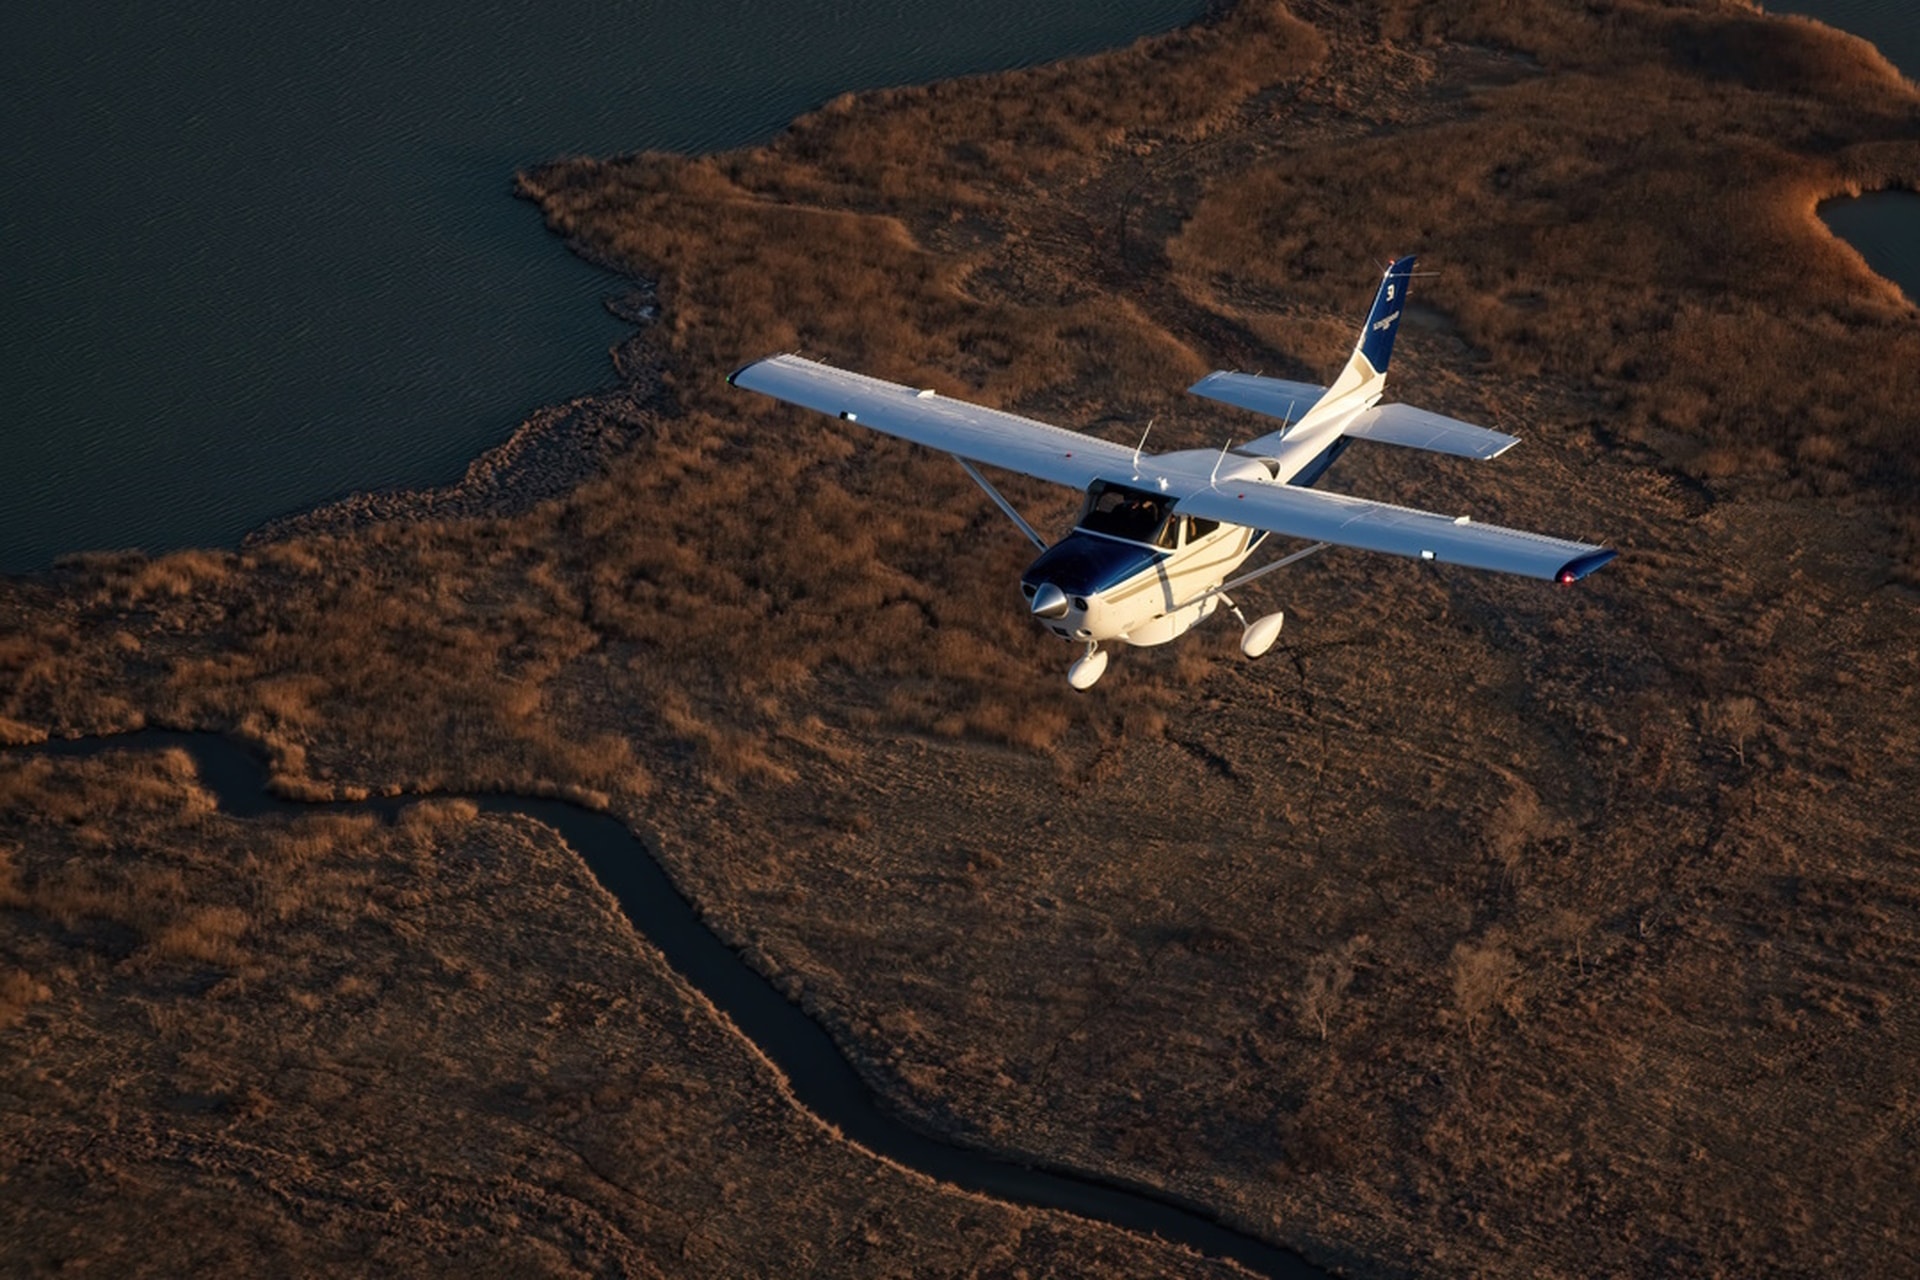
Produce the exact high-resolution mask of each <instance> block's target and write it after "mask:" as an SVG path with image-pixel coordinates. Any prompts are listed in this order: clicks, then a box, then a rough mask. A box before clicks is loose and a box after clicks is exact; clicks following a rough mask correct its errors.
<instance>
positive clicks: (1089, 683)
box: [1067, 640, 1107, 693]
mask: <svg viewBox="0 0 1920 1280" xmlns="http://www.w3.org/2000/svg"><path fill="white" fill-rule="evenodd" d="M1106 670H1107V651H1106V650H1105V649H1102V648H1101V647H1100V646H1099V645H1097V644H1095V643H1094V642H1093V641H1091V640H1089V641H1087V651H1086V652H1085V653H1084V654H1082V655H1080V660H1079V661H1078V662H1076V663H1074V664H1073V665H1072V666H1070V667H1068V668H1067V683H1068V684H1070V685H1072V686H1073V687H1074V688H1076V689H1078V690H1080V691H1081V692H1082V693H1084V692H1086V691H1087V690H1088V689H1091V688H1093V685H1094V681H1096V680H1098V679H1099V678H1100V677H1101V676H1103V675H1105V674H1106Z"/></svg>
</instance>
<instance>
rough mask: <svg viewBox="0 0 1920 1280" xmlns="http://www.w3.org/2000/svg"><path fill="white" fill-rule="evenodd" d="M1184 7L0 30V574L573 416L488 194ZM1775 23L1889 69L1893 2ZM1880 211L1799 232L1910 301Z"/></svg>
mask: <svg viewBox="0 0 1920 1280" xmlns="http://www.w3.org/2000/svg"><path fill="white" fill-rule="evenodd" d="M1201 7H1202V6H1201V2H1200V0H1108V3H1105V4H1103V5H1100V6H1098V7H1079V6H1068V5H1027V4H1023V3H1021V2H1020V0H951V2H950V3H947V4H943V5H936V6H921V5H914V4H910V3H908V2H907V0H791V2H790V3H786V4H779V5H775V4H769V3H766V0H715V2H712V3H704V4H703V3H699V2H698V0H645V2H643V3H634V2H629V3H621V2H620V0H570V2H569V3H566V4H561V5H554V6H547V7H545V8H543V9H542V10H541V11H540V12H539V14H538V16H537V17H536V16H534V14H533V13H532V12H531V11H523V9H521V8H520V7H517V6H511V5H507V4H504V3H501V2H500V0H477V2H476V3H474V4H471V5H463V6H455V5H453V4H450V3H446V2H445V0H422V3H421V4H416V5H412V6H405V7H401V6H389V5H378V4H371V3H366V0H345V2H344V3H341V4H336V5H331V6H313V5H309V6H301V5H298V4H295V5H292V6H278V7H275V8H274V9H273V10H271V15H272V16H271V19H270V20H263V19H262V18H261V17H260V15H261V14H264V13H267V12H269V11H267V10H261V9H259V8H258V7H257V6H248V5H244V4H242V3H240V0H181V2H180V3H175V4H171V5H161V4H157V3H153V2H152V0H80V2H79V3H76V4H73V5H64V6H55V5H22V6H16V7H13V8H11V9H9V10H8V11H7V13H6V16H5V17H4V18H0V70H4V73H5V74H4V80H3V81H0V83H5V84H6V85H7V86H8V90H9V92H7V93H6V94H4V95H0V136H4V137H6V138H7V139H8V146H7V148H6V149H5V150H4V151H0V175H4V182H0V297H4V298H5V316H6V320H5V329H4V342H0V424H4V426H0V572H6V571H17V570H22V569H32V568H39V567H44V566H45V565H46V564H48V563H49V562H50V561H51V560H52V558H53V557H54V556H55V555H57V554H59V553H60V552H62V551H69V550H79V549H83V548H90V547H117V546H141V547H145V548H147V549H149V550H160V549H165V548H170V547H178V546H186V545H196V544H229V545H230V544H232V543H234V542H236V541H237V540H238V539H239V538H240V536H241V535H242V534H244V533H245V532H246V531H247V530H248V529H250V528H253V527H254V526H256V525H258V524H260V523H261V522H262V521H264V520H267V519H270V518H272V517H273V516H276V515H281V514H285V513H287V512H290V511H296V510H300V509H302V508H305V507H308V506H311V505H313V504H315V503H317V502H321V501H324V500H326V499H328V498H332V497H336V496H339V495H341V494H344V493H348V492H352V491H354V490H357V489H368V488H381V487H388V486H395V485H420V484H437V483H443V482H445V481H448V480H451V479H453V478H455V477H456V476H458V475H459V473H460V471H461V470H462V468H464V467H465V465H466V464H467V462H468V461H470V460H471V459H472V458H473V457H474V456H475V455H476V454H478V453H479V452H481V451H482V450H483V449H485V448H486V447H487V446H488V445H490V444H493V443H496V442H498V441H499V440H501V439H504V438H505V436H506V435H507V433H508V432H510V431H511V430H512V428H513V427H514V426H515V425H516V424H517V423H518V422H519V421H520V420H521V419H522V418H524V417H525V416H526V414H527V413H528V412H529V411H530V410H532V409H534V408H536V407H538V406H540V405H542V404H548V403H552V402H554V401H558V400H563V399H566V398H567V397H569V396H571V395H574V394H576V393H578V392H582V391H586V390H590V389H592V388H593V387H596V386H599V385H603V384H604V383H605V382H606V381H607V380H608V379H609V377H610V367H609V365H608V362H607V359H606V355H605V351H606V348H607V346H608V345H609V344H610V343H612V342H613V341H615V340H617V339H618V338H619V336H620V335H621V333H622V332H623V328H622V326H621V325H619V324H618V323H617V322H615V321H613V320H612V319H611V318H610V317H608V316H607V315H606V314H605V313H604V312H603V310H602V309H601V307H600V305H599V299H600V297H601V296H602V295H603V294H604V293H605V292H607V291H608V290H609V289H610V288H611V287H613V282H612V281H611V280H610V278H609V277H607V276H605V275H604V274H602V273H600V272H598V271H596V270H594V269H593V268H591V267H589V266H587V265H586V264H584V263H582V262H580V261H578V260H577V259H575V258H573V257H572V256H571V255H569V254H567V253H566V252H565V251H564V250H563V249H562V248H561V247H560V246H559V245H558V244H557V243H556V242H555V241H554V240H553V238H552V237H550V236H548V235H546V234H545V233H544V232H543V230H542V229H541V227H540V221H539V217H538V214H537V213H536V212H535V210H533V209H532V208H531V207H530V206H528V205H525V204H524V203H522V202H519V201H516V200H513V199H511V198H510V197H509V195H508V194H507V193H508V187H509V182H510V178H511V175H512V173H513V172H514V170H516V169H518V168H520V167H523V166H525V165H528V164H532V163H536V162H538V161H540V160H543V159H546V158H549V157H552V156H555V155H560V154H566V153H574V154H611V153H615V152H620V151H628V150H636V149H641V148H646V147H659V148H667V149H676V150H687V151H699V150H710V149H716V148H723V147H730V146H736V145H741V144H743V143H748V142H752V141H755V140H757V139H761V138H765V137H767V136H769V135H770V134H772V133H773V132H774V131H776V130H777V129H778V128H779V127H780V126H781V125H782V124H784V123H785V122H786V121H787V120H788V119H790V118H791V117H792V116H793V115H795V114H797V113H799V112H801V111H804V110H807V109H808V108H810V107H813V106H816V105H818V104H819V103H821V102H823V101H825V100H826V99H827V98H830V97H832V96H833V95H834V94H836V93H839V92H841V91H844V90H848V89H858V88H867V87H873V86H877V85H883V84H895V83H910V82H919V81H924V80H928V79H932V78H936V77H939V76H943V75H953V74H959V73H963V72H969V71H983V70H991V69H994V68H1000V67H1008V66H1015V65H1022V64H1026V63H1030V62H1034V61H1040V60H1044V59H1047V58H1053V57H1063V56H1069V55H1072V54H1075V53H1084V52H1089V51H1091V50H1094V49H1097V48H1102V47H1108V46H1111V45H1115V44H1120V43H1124V42H1125V41H1127V40H1129V39H1131V38H1132V37H1133V36H1135V35H1138V34H1141V33H1144V32H1148V31H1156V30H1164V29H1167V28H1170V27H1172V26H1175V25H1178V24H1179V23H1181V22H1183V21H1187V20H1190V19H1191V18H1192V17H1193V16H1195V14H1197V13H1198V12H1199V10H1200V8H1201ZM1778 7H1780V8H1782V9H1785V10H1790V11H1793V12H1804V13H1808V14H1810V15H1812V16H1814V17H1818V18H1821V19H1822V20H1823V21H1827V22H1831V23H1834V24H1835V25H1838V26H1841V27H1843V28H1846V29H1848V30H1852V31H1854V32H1856V33H1858V34H1861V35H1864V36H1866V37H1867V38H1868V39H1871V40H1873V41H1874V42H1875V43H1876V44H1878V45H1879V46H1880V47H1881V49H1882V50H1884V51H1885V52H1886V53H1887V54H1888V56H1889V57H1890V58H1892V59H1893V61H1894V62H1895V63H1896V64H1898V65H1899V66H1901V67H1902V68H1903V69H1904V70H1905V71H1906V73H1907V74H1908V75H1909V76H1912V75H1915V74H1916V69H1917V68H1920V7H1915V6H1912V5H1911V4H1910V0H1793V2H1791V3H1788V4H1784V5H1780V6H1778ZM1911 208H1912V204H1911V202H1905V203H1903V202H1902V201H1901V200H1900V199H1898V198H1897V197H1872V198H1870V199H1869V200H1868V201H1862V202H1859V203H1858V204H1857V205H1855V204H1843V205H1839V206H1829V207H1827V208H1826V209H1823V210H1822V213H1823V215H1824V216H1826V217H1827V219H1828V221H1829V224H1830V225H1832V226H1833V227H1834V229H1835V230H1836V232H1837V233H1838V234H1841V235H1843V236H1846V237H1847V238H1848V239H1849V240H1850V241H1852V242H1853V243H1854V244H1855V245H1856V246H1857V247H1859V248H1860V249H1861V251H1862V253H1864V254H1865V255H1866V256H1867V259H1868V261H1869V262H1870V263H1873V264H1874V266H1875V269H1876V270H1879V271H1882V272H1883V273H1885V274H1888V275H1889V276H1891V277H1892V278H1894V279H1896V280H1898V281H1900V283H1901V284H1902V285H1903V286H1904V287H1905V288H1906V290H1907V292H1908V294H1909V295H1910V296H1913V297H1916V298H1920V278H1916V275H1915V272H1914V270H1913V268H1912V266H1911V253H1912V250H1911V248H1910V246H1912V245H1913V244H1915V243H1920V222H1916V220H1915V217H1914V215H1913V214H1912V213H1911V212H1906V211H1904V210H1910V209H1911ZM1855 209H1859V210H1860V212H1858V213H1855V212H1853V211H1854V210H1855ZM1903 247H1904V248H1906V250H1907V254H1908V256H1907V258H1906V259H1905V261H1906V262H1907V263H1908V264H1909V265H1907V266H1904V267H1903V266H1901V265H1900V250H1901V249H1902V248H1903ZM1902 273H1904V274H1902Z"/></svg>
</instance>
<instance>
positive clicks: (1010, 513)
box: [949, 453, 1047, 551]
mask: <svg viewBox="0 0 1920 1280" xmlns="http://www.w3.org/2000/svg"><path fill="white" fill-rule="evenodd" d="M949 456H950V457H951V458H952V459H953V460H954V461H955V462H957V463H959V464H960V466H961V467H962V468H963V469H964V470H965V471H966V473H967V474H968V475H970V476H972V477H973V482H974V483H975V484H977V485H979V486H980V487H981V488H982V489H985V490H986V491H987V496H988V497H989V498H992V499H993V501H994V504H995V505H996V506H998V507H999V508H1000V509H1001V510H1002V511H1004V512H1006V513H1007V519H1009V520H1011V521H1013V522H1014V523H1015V524H1017V525H1019V526H1020V532H1022V533H1024V534H1026V535H1027V541H1029V542H1031V543H1032V544H1033V545H1034V546H1036V547H1038V548H1040V549H1041V550H1042V551H1045V550H1046V549H1047V541H1046V539H1045V538H1042V537H1041V536H1040V535H1039V534H1037V533H1035V532H1034V531H1033V526H1032V525H1030V524H1028V523H1027V522H1026V521H1025V520H1022V519H1021V518H1020V513H1019V512H1018V511H1015V510H1014V509H1013V504H1012V503H1011V502H1008V501H1007V500H1006V499H1005V498H1003V497H1001V496H1000V491H999V490H998V489H996V488H994V487H993V486H992V485H990V484H988V483H987V478H986V477H985V476H983V475H981V474H980V468H978V467H976V466H974V465H973V464H972V463H971V462H968V461H967V460H966V459H965V458H963V457H961V456H960V455H959V454H957V453H955V454H950V455H949Z"/></svg>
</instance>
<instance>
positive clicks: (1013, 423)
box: [727, 355, 1133, 489]
mask: <svg viewBox="0 0 1920 1280" xmlns="http://www.w3.org/2000/svg"><path fill="white" fill-rule="evenodd" d="M727 381H728V382H730V383H732V384H733V385H734V386H736V387H745V388H746V389H747V390H749V391H758V392H761V393H763V394H765V395H770V396H772V397H774V398H775V399H777V400H785V401H786V402H787V403H788V404H797V405H799V406H800V407H802V408H804V409H813V410H816V411H817V412H820V413H830V414H833V415H834V416H835V417H838V418H844V419H845V420H846V421H848V422H857V423H859V424H860V425H861V426H863V427H871V428H873V429H874V430H875V431H880V432H884V433H886V434H887V435H890V436H898V437H899V438H900V439H902V440H911V441H913V442H914V443H915V444H923V445H926V446H928V447H929V448H933V449H939V450H940V451H941V452H943V453H951V454H955V455H957V456H959V457H962V458H968V459H971V460H972V461H974V462H984V463H986V464H988V465H989V466H995V467H1005V468H1006V469H1007V470H1009V471H1018V472H1020V473H1021V474H1023V475H1029V476H1036V477H1038V478H1039V479H1042V480H1051V481H1053V482H1054V483H1056V484H1065V485H1072V486H1073V487H1074V488H1076V489H1084V488H1085V487H1086V486H1087V485H1089V484H1091V483H1093V482H1094V481H1095V480H1097V479H1100V478H1101V477H1102V476H1111V475H1115V474H1118V475H1121V476H1125V475H1130V474H1131V473H1132V460H1133V450H1131V449H1128V448H1127V447H1125V446H1124V445H1118V444H1114V443H1112V442H1110V441H1107V440H1101V439H1098V438H1096V437H1094V436H1087V435H1081V434H1080V433H1079V432H1077V431H1068V430H1066V429H1064V428H1062V427H1055V426H1050V425H1048V424H1047V423H1044V422H1037V421H1035V420H1034V419H1032V418H1023V417H1021V416H1020V415H1019V414H1016V413H1003V412H1001V411H1000V410H998V409H988V408H985V407H983V406H981V405H977V404H968V403H967V402H966V401H964V400H953V399H949V398H948V397H946V396H942V395H939V394H937V393H935V392H932V391H917V390H915V389H914V388H912V387H903V386H901V385H900V384H899V383H896V382H884V381H882V380H881V379H879V378H869V377H867V376H866V375H864V374H859V373H849V372H847V371H846V370H845V369H836V368H834V367H833V366H831V365H824V364H818V363H816V362H814V361H812V360H805V359H802V358H801V357H799V356H792V355H787V356H772V357H769V358H768V359H765V360H759V361H755V362H754V363H753V364H750V365H747V366H746V367H745V368H743V369H738V370H736V371H735V372H734V373H733V374H732V375H731V376H729V377H728V378H727Z"/></svg>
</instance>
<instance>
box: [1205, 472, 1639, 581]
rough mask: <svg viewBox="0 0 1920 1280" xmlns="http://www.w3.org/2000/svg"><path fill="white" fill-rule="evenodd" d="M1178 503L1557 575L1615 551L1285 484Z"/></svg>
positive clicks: (1380, 546)
mask: <svg viewBox="0 0 1920 1280" xmlns="http://www.w3.org/2000/svg"><path fill="white" fill-rule="evenodd" d="M1178 509H1179V510H1181V511H1184V512H1186V513H1187V514H1189V515H1196V516H1201V517H1203V518H1205V519H1208V520H1225V521H1229V522H1231V523H1233V524H1243V525H1251V526H1253V527H1254V528H1256V529H1266V530H1268V531H1270V532H1273V533H1280V534H1286V535H1287V536H1289V537H1295V538H1311V539H1313V540H1314V541H1316V542H1331V543H1334V544H1335V545H1337V546H1343V547H1360V548H1362V549H1363V550H1367V551H1384V552H1387V553H1388V554H1390V555H1398V556H1412V557H1415V558H1417V559H1421V560H1437V561H1440V562H1441V563H1443V564H1463V565H1467V566H1469V567H1470V568H1474V569H1494V570H1497V571H1499V572H1501V573H1518V574H1524V575H1525V576H1527V577H1529V578H1550V579H1552V580H1554V581H1556V582H1574V581H1576V580H1578V579H1580V578H1584V577H1586V576H1587V575H1588V574H1589V573H1592V572H1593V571H1594V570H1595V569H1598V568H1599V567H1600V566H1601V565H1603V564H1605V563H1606V562H1607V561H1609V560H1611V559H1613V557H1614V556H1615V555H1616V554H1617V553H1616V552H1614V551H1613V550H1611V549H1610V548H1607V547H1598V546H1594V545H1592V544H1590V543H1585V542H1569V541H1567V540H1565V539H1563V538H1549V537H1547V536H1546V535H1544V534H1539V533H1527V532H1524V531H1523V530H1520V529H1504V528H1502V527H1500V526H1499V525H1494V524H1475V523H1473V521H1472V520H1470V519H1468V518H1467V517H1466V516H1459V517H1449V516H1443V515H1438V514H1436V513H1434V512H1431V511H1416V510H1414V509H1413V508H1411V507H1396V506H1394V505H1392V504H1391V503H1386V502H1370V501H1368V500H1367V499H1365V498H1350V497H1347V496H1345V495H1344V494H1338V493H1323V492H1321V491H1320V490H1318V489H1305V488H1301V487H1300V486H1298V485H1290V484H1264V483H1261V482H1258V481H1253V482H1246V483H1240V484H1234V483H1231V482H1222V483H1220V484H1218V485H1216V486H1212V487H1209V488H1205V489H1196V490H1194V491H1193V492H1190V493H1188V494H1187V495H1186V496H1185V497H1183V498H1181V499H1180V502H1179V505H1178Z"/></svg>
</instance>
